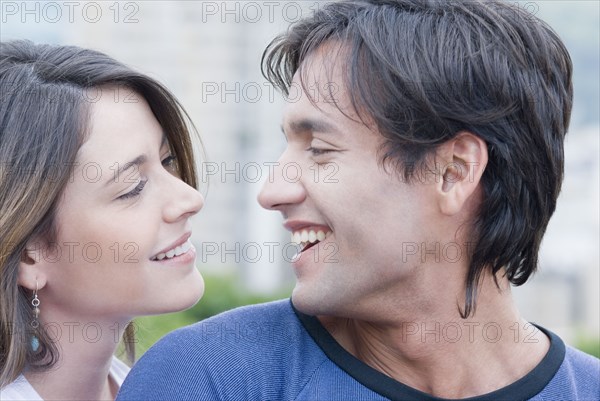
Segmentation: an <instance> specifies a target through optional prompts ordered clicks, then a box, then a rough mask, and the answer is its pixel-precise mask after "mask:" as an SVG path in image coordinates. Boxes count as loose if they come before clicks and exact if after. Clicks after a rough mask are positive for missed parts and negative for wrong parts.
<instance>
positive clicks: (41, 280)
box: [17, 242, 47, 291]
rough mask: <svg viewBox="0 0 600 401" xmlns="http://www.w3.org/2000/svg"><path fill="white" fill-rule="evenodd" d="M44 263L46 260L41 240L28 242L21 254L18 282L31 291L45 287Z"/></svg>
mask: <svg viewBox="0 0 600 401" xmlns="http://www.w3.org/2000/svg"><path fill="white" fill-rule="evenodd" d="M44 265H45V260H44V256H43V252H42V248H41V247H40V245H39V242H35V243H28V245H27V246H26V247H25V249H24V250H23V253H22V254H21V262H20V263H19V275H18V278H17V282H18V284H19V285H20V286H21V287H24V288H27V289H29V290H31V291H34V290H35V289H38V290H40V289H42V288H44V286H45V285H46V282H47V276H46V269H44Z"/></svg>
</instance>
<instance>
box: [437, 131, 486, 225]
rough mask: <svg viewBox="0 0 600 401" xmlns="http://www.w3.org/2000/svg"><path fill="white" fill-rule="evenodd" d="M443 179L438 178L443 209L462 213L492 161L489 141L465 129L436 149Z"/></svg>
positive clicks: (450, 213)
mask: <svg viewBox="0 0 600 401" xmlns="http://www.w3.org/2000/svg"><path fill="white" fill-rule="evenodd" d="M436 156H437V157H436V159H437V161H438V162H441V163H443V164H442V165H441V166H440V170H439V171H440V173H441V177H442V179H441V180H438V181H437V187H436V189H437V192H438V195H439V196H438V199H439V207H440V211H441V212H442V213H443V214H446V215H449V216H450V215H454V214H456V213H458V212H460V211H461V210H462V208H463V206H464V205H465V203H466V202H467V200H468V199H469V197H470V196H471V195H472V194H473V193H474V192H475V190H476V189H477V187H478V186H479V182H480V180H481V176H482V175H483V172H484V171H485V167H486V165H487V162H488V152H487V144H486V143H485V141H484V140H483V139H481V138H480V137H478V136H477V135H474V134H472V133H471V132H467V131H461V132H459V133H458V134H457V135H456V136H455V137H454V138H452V139H451V140H449V141H447V142H445V143H444V144H442V145H441V146H440V147H439V148H438V151H437V152H436Z"/></svg>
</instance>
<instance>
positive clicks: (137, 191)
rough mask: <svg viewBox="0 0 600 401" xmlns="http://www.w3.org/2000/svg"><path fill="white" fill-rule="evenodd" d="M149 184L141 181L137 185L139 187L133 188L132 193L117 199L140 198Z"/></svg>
mask: <svg viewBox="0 0 600 401" xmlns="http://www.w3.org/2000/svg"><path fill="white" fill-rule="evenodd" d="M147 182H148V180H144V181H140V183H139V184H137V186H136V187H135V188H133V189H132V190H131V191H129V192H127V193H126V194H123V195H121V196H119V197H118V198H117V199H130V198H134V197H136V196H138V195H139V194H140V193H141V192H142V190H143V189H144V187H145V186H146V183H147Z"/></svg>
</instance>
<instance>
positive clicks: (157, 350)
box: [119, 300, 327, 400]
mask: <svg viewBox="0 0 600 401" xmlns="http://www.w3.org/2000/svg"><path fill="white" fill-rule="evenodd" d="M326 360H327V357H326V356H325V355H324V354H323V353H322V351H321V350H320V348H319V347H318V346H317V345H316V343H315V342H314V341H313V340H312V338H311V337H310V335H309V334H308V333H307V332H306V330H304V328H303V326H302V323H301V322H300V321H299V320H298V318H297V316H296V314H295V312H294V310H293V308H292V306H291V303H290V301H289V300H283V301H276V302H271V303H267V304H260V305H252V306H246V307H242V308H237V309H233V310H231V311H228V312H224V313H221V314H219V315H217V316H214V317H212V318H209V319H206V320H203V321H202V322H199V323H196V324H193V325H190V326H187V327H184V328H181V329H178V330H176V331H174V332H171V333H170V334H168V335H166V336H165V337H163V338H162V339H161V340H159V341H158V342H157V343H156V344H155V345H154V346H152V347H151V348H150V349H149V350H148V351H147V352H146V353H145V354H144V355H143V356H142V358H140V360H139V361H138V362H137V363H136V364H135V365H134V367H133V369H132V371H131V373H130V375H129V376H128V378H127V379H126V381H125V383H124V385H123V387H122V389H121V393H119V395H120V397H119V400H138V399H140V398H143V399H147V400H162V399H175V400H177V399H293V398H294V397H295V395H297V394H298V393H299V392H300V391H301V389H302V388H303V387H304V385H305V383H307V382H308V381H309V380H310V379H311V377H312V375H313V372H315V371H316V370H317V369H318V368H319V367H320V366H321V365H322V364H323V362H325V361H326ZM142 395H143V397H142Z"/></svg>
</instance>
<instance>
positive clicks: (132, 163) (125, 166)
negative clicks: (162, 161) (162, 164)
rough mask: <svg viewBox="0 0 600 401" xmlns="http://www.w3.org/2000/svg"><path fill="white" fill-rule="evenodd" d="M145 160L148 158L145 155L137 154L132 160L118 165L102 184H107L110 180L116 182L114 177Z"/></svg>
mask: <svg viewBox="0 0 600 401" xmlns="http://www.w3.org/2000/svg"><path fill="white" fill-rule="evenodd" d="M146 160H148V158H147V157H146V155H139V156H138V157H136V158H135V159H133V160H132V161H130V162H127V163H125V164H123V165H122V166H121V167H119V168H118V169H117V170H116V171H115V172H114V174H113V177H112V178H111V179H110V180H108V181H106V183H105V184H104V186H107V185H109V184H110V183H111V182H118V180H117V179H115V178H116V177H119V176H120V175H121V174H123V173H124V172H125V171H127V170H129V169H130V168H132V167H139V166H140V165H142V164H144V163H146ZM118 164H119V163H117V165H118ZM111 170H112V168H111Z"/></svg>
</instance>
